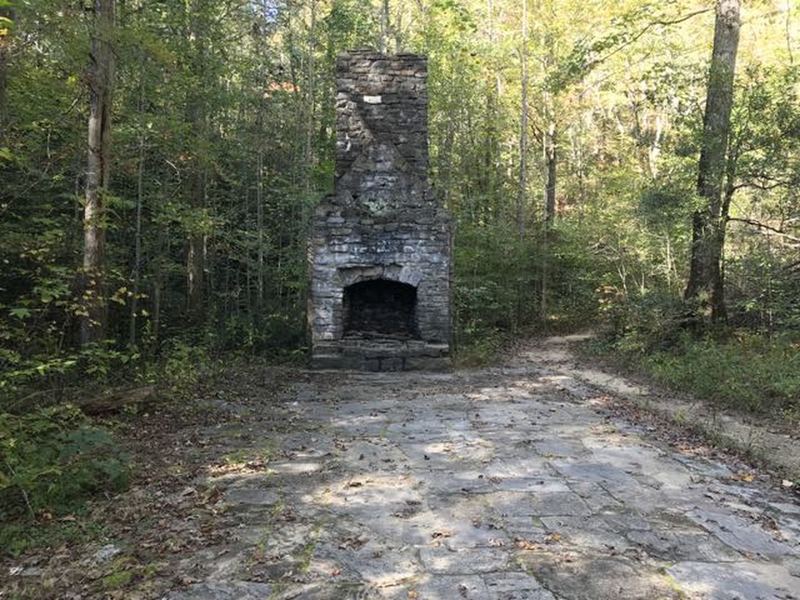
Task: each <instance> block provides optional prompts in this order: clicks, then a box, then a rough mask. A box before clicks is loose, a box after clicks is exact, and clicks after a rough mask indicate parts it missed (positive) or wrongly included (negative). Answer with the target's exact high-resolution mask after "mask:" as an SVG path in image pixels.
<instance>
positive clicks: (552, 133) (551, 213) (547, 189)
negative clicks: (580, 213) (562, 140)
mask: <svg viewBox="0 0 800 600" xmlns="http://www.w3.org/2000/svg"><path fill="white" fill-rule="evenodd" d="M557 160H558V156H557V154H556V123H555V121H552V120H551V121H550V122H549V123H548V124H547V130H546V131H545V134H544V162H545V168H546V174H545V184H544V220H545V222H546V223H547V224H548V225H549V224H550V223H552V222H553V219H555V216H556V175H557V169H556V167H557Z"/></svg>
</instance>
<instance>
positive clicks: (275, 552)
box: [168, 358, 800, 600]
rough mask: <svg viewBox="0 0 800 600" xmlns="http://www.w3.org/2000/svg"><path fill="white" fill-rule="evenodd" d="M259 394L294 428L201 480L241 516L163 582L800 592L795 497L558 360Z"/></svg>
mask: <svg viewBox="0 0 800 600" xmlns="http://www.w3.org/2000/svg"><path fill="white" fill-rule="evenodd" d="M258 410H261V411H267V412H269V413H272V416H277V417H278V418H280V419H283V420H284V422H285V423H287V427H285V432H284V433H274V432H273V431H269V432H267V431H264V432H262V434H263V435H259V431H258V429H257V428H256V429H254V430H253V433H254V438H253V439H254V441H253V442H252V443H253V444H254V445H257V446H259V447H261V448H263V452H264V453H265V454H268V458H269V460H267V461H266V465H265V466H264V467H263V468H254V469H245V470H232V471H230V472H225V471H220V470H217V471H214V470H212V471H210V472H209V474H208V476H207V479H206V481H205V482H202V483H205V484H207V485H210V486H216V487H217V488H219V489H220V490H222V492H223V498H224V502H225V503H226V505H227V511H226V512H227V514H228V515H229V516H233V517H234V521H235V522H237V523H238V527H235V528H232V529H231V531H230V535H229V537H228V540H229V541H228V543H226V544H223V545H222V546H219V547H215V548H210V549H208V550H206V551H204V552H203V553H201V554H194V555H191V556H187V557H186V559H185V566H186V569H187V570H189V569H191V570H192V571H193V572H194V573H197V574H199V577H200V578H201V581H200V582H197V583H193V584H191V585H189V586H187V587H184V588H182V589H176V590H174V591H173V592H171V593H170V595H169V596H168V598H170V600H207V599H251V598H252V599H260V600H261V599H266V598H274V599H290V598H309V599H331V600H333V599H337V600H339V599H341V600H346V599H350V598H352V599H371V598H392V599H404V600H407V599H419V600H422V599H425V600H451V599H459V598H474V599H497V600H501V599H502V600H512V599H530V600H554V599H563V600H578V599H585V600H604V599H614V600H624V599H648V600H649V599H653V600H657V599H667V598H698V599H699V598H714V599H748V600H749V599H761V600H770V599H775V600H777V599H782V600H788V599H792V598H794V599H798V598H800V505H799V504H797V503H796V502H795V501H793V500H792V498H791V497H789V496H788V495H786V494H783V493H782V492H780V491H777V490H772V489H770V488H769V487H767V485H766V484H764V483H758V482H757V481H756V482H750V483H748V482H746V481H741V480H740V479H737V477H736V473H735V472H734V471H733V470H731V469H730V468H729V467H728V466H726V465H725V464H722V463H719V462H715V461H713V460H709V459H707V458H703V457H701V456H690V455H685V454H681V453H678V452H677V451H675V450H672V449H669V448H667V447H666V446H664V445H662V444H660V443H658V442H657V441H655V440H652V439H649V438H648V435H647V432H646V431H644V430H643V429H642V428H639V427H637V426H636V425H631V424H629V423H626V422H625V421H622V420H619V419H616V418H614V417H612V416H611V415H610V413H608V412H607V411H606V409H605V408H604V407H603V403H602V401H601V399H600V398H599V397H598V394H597V392H595V391H593V390H592V389H591V388H590V387H587V386H586V385H585V384H583V383H581V382H579V381H577V380H576V379H574V378H573V377H571V376H569V375H565V374H563V373H560V372H559V371H558V370H556V369H553V368H552V367H544V366H541V365H537V364H533V363H531V362H530V361H529V360H524V359H522V358H519V359H517V360H515V361H511V362H510V364H509V365H508V366H506V367H503V368H494V369H486V370H481V371H469V372H455V373H452V374H422V373H396V374H395V373H369V374H367V373H344V374H342V373H333V372H316V373H310V374H308V376H307V377H306V378H305V379H304V380H303V381H301V382H298V383H295V384H294V385H293V387H292V388H291V389H290V391H289V393H288V394H287V395H286V398H285V400H284V401H283V402H281V403H278V404H277V405H263V406H260V407H259V408H258ZM256 427H257V425H256ZM210 435H213V436H214V437H217V438H218V437H221V436H225V435H235V431H233V430H231V431H226V429H225V427H222V428H217V429H214V430H213V432H211V433H210Z"/></svg>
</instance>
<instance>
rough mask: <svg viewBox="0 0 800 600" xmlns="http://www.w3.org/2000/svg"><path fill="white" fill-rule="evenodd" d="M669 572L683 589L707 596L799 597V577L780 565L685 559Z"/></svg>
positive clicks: (725, 599)
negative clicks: (685, 560)
mask: <svg viewBox="0 0 800 600" xmlns="http://www.w3.org/2000/svg"><path fill="white" fill-rule="evenodd" d="M667 572H668V573H669V574H670V575H671V576H672V577H673V578H675V580H676V581H677V582H678V584H679V585H680V589H681V590H684V591H686V592H688V593H693V594H699V595H701V597H702V598H704V599H708V600H750V599H753V600H756V599H757V600H787V599H794V598H799V597H800V578H797V577H792V576H791V575H790V574H789V573H788V572H787V571H786V569H784V568H783V567H781V566H779V565H765V564H758V563H722V564H720V563H707V562H682V563H678V564H677V565H675V566H673V567H670V568H669V569H668V570H667Z"/></svg>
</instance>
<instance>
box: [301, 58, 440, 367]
mask: <svg viewBox="0 0 800 600" xmlns="http://www.w3.org/2000/svg"><path fill="white" fill-rule="evenodd" d="M426 80H427V64H426V61H425V59H424V58H423V57H421V56H417V55H412V54H399V55H394V56H387V55H382V54H376V53H373V52H366V51H359V52H352V53H349V54H346V55H343V56H340V57H339V59H338V60H337V69H336V85H337V95H336V172H335V191H334V193H333V194H332V195H330V196H328V197H326V198H325V199H324V200H323V201H322V202H321V203H320V205H319V207H318V208H317V210H316V212H315V215H314V222H313V230H312V236H311V243H310V248H309V259H310V277H311V282H310V283H311V290H310V295H309V309H308V317H309V327H310V330H311V342H312V363H313V365H314V366H316V367H319V368H355V369H368V370H403V369H418V368H442V367H446V366H447V365H448V356H449V349H450V332H451V321H450V277H451V275H450V269H451V262H450V246H451V233H450V232H451V224H450V218H449V216H448V215H447V213H446V211H445V210H444V208H443V207H442V205H441V202H440V200H439V199H438V198H437V197H436V195H435V194H434V192H433V191H432V189H431V187H430V185H429V183H428V139H427V136H428V129H427V90H426Z"/></svg>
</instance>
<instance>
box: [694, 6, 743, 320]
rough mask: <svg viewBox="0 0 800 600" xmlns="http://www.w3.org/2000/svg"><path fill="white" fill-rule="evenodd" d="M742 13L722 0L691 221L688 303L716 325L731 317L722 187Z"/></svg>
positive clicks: (718, 14) (718, 8) (738, 8)
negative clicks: (700, 202) (698, 201)
mask: <svg viewBox="0 0 800 600" xmlns="http://www.w3.org/2000/svg"><path fill="white" fill-rule="evenodd" d="M739 12H740V0H717V17H716V23H715V26H714V49H713V51H712V55H711V68H710V71H709V77H708V92H707V96H706V109H705V115H704V118H703V139H702V147H701V150H700V162H699V170H698V179H697V192H698V195H699V196H700V197H701V198H703V199H704V201H705V206H704V207H703V208H701V209H699V210H698V211H696V212H695V214H694V217H693V219H692V258H691V264H690V273H689V282H688V284H687V286H686V292H685V298H686V300H688V301H691V302H692V303H694V304H695V305H698V306H699V308H700V309H701V314H706V313H710V317H711V321H712V322H719V321H724V320H725V318H726V314H725V293H724V283H725V282H724V276H723V270H722V255H723V248H724V245H725V224H726V223H725V222H726V220H727V214H726V213H727V203H726V202H724V201H723V183H724V179H725V171H726V164H727V152H728V138H729V135H730V128H731V109H732V106H733V80H734V72H735V70H736V52H737V49H738V46H739V26H740V20H739Z"/></svg>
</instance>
